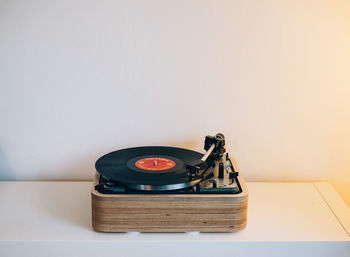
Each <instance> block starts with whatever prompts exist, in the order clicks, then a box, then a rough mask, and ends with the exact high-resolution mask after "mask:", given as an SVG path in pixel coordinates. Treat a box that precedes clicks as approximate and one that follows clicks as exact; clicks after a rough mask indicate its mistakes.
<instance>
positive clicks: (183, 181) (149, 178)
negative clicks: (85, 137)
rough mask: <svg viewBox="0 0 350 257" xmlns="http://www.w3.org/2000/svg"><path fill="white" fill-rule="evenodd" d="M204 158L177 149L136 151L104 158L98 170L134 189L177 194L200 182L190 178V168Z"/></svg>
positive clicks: (142, 148) (122, 151) (194, 153)
mask: <svg viewBox="0 0 350 257" xmlns="http://www.w3.org/2000/svg"><path fill="white" fill-rule="evenodd" d="M202 155H203V154H201V153H199V152H195V151H191V150H187V149H183V148H176V147H165V146H147V147H134V148H127V149H123V150H119V151H115V152H111V153H109V154H106V155H104V156H102V157H101V158H100V159H98V160H97V162H96V164H95V167H96V170H97V171H98V172H99V173H100V174H101V175H102V176H103V177H105V178H107V179H109V180H112V181H114V182H118V183H121V184H122V185H124V186H126V187H127V188H130V189H136V190H146V191H165V190H177V189H183V188H187V187H190V186H194V185H196V184H197V183H199V182H200V179H198V178H197V179H193V178H191V177H190V176H189V175H188V170H187V169H186V164H187V163H190V162H193V161H196V160H199V159H201V157H202Z"/></svg>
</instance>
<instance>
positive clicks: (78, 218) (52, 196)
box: [0, 182, 350, 257]
mask: <svg viewBox="0 0 350 257" xmlns="http://www.w3.org/2000/svg"><path fill="white" fill-rule="evenodd" d="M247 186H248V191H249V201H248V225H247V228H246V229H245V230H243V231H240V232H237V233H102V232H96V231H93V230H92V227H91V209H90V208H91V206H90V187H91V183H90V182H0V196H1V197H0V208H1V211H0V256H1V257H2V256H4V257H7V256H19V254H21V255H22V256H41V255H40V254H42V255H43V256H44V255H46V256H63V255H64V256H69V254H72V256H77V254H78V255H80V254H84V256H99V257H100V256H115V255H114V254H112V253H115V251H117V252H118V253H119V254H121V255H118V256H137V255H140V254H145V253H150V254H152V256H179V254H181V255H182V256H189V255H192V253H193V254H195V255H196V254H198V256H213V255H218V254H219V253H220V252H223V253H225V252H226V251H234V252H235V256H240V254H242V256H250V255H249V254H253V255H254V254H259V255H260V256H264V255H263V253H264V250H263V249H265V251H266V253H269V254H271V253H276V254H279V253H281V252H284V253H285V255H284V256H293V255H295V254H299V256H302V255H300V254H302V253H305V254H310V253H312V252H313V251H316V252H315V253H318V255H317V256H350V237H349V234H348V233H349V231H347V230H348V227H347V226H348V225H347V221H348V220H347V219H349V220H350V212H349V209H348V208H347V207H345V204H344V205H342V204H343V202H342V200H339V199H340V197H339V196H338V195H337V194H336V193H335V191H334V189H333V188H332V187H331V186H330V185H329V184H328V183H247ZM323 191H325V193H323ZM330 192H331V193H330ZM331 194H332V196H329V195H331ZM327 197H328V198H330V199H327ZM337 197H338V198H337ZM335 198H337V199H336V201H335V200H334V199H335ZM339 201H340V204H339ZM339 206H340V207H339ZM335 210H336V211H335ZM338 213H339V214H338ZM262 250H263V251H262ZM164 251H166V254H165V252H164ZM1 252H2V253H5V255H3V254H1ZM48 253H49V255H48ZM335 253H337V254H336V255H334V254H335ZM328 254H329V255H328Z"/></svg>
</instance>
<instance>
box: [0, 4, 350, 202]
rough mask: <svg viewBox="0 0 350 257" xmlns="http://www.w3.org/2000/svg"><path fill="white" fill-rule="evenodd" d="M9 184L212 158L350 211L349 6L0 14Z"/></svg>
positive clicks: (0, 100)
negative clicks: (187, 151) (322, 188)
mask: <svg viewBox="0 0 350 257" xmlns="http://www.w3.org/2000/svg"><path fill="white" fill-rule="evenodd" d="M0 89H1V92H0V108H1V112H0V115H1V116H0V118H1V126H0V169H1V173H0V179H2V180H23V179H25V180H27V179H41V180H44V179H68V180H70V179H84V180H85V179H90V178H91V177H92V175H93V173H94V162H95V160H96V159H97V158H98V157H99V156H101V155H102V154H104V153H107V152H110V151H112V150H116V149H119V148H124V147H128V146H137V145H174V146H182V147H190V148H193V149H196V150H202V144H203V139H204V136H205V135H206V134H215V133H216V132H223V133H224V134H225V135H226V138H227V144H228V149H229V152H230V153H231V155H233V156H235V157H236V159H237V161H238V164H239V165H240V167H241V169H242V171H243V173H244V176H245V177H246V178H247V179H248V180H325V179H331V180H332V182H333V184H334V185H335V186H336V188H337V190H338V192H340V193H341V194H342V195H343V197H344V198H345V199H347V202H348V203H350V190H349V188H350V173H349V172H350V103H349V100H350V2H349V1H347V0H343V1H340V0H337V1H335V0H323V1H319V0H317V1H316V0H304V1H291V0H290V1H283V0H282V1H281V0H264V1H258V0H257V1H249V0H248V1H238V0H236V1H232V0H227V1H217V0H211V1H204V0H183V1H179V0H176V1H175V0H174V1H170V0H159V1H156V0H147V1H142V0H139V1H131V0H125V1H112V0H110V1H96V0H95V1H93V0H92V1H85V0H84V1H83V0H73V1H72V0H69V1H54V0H51V1H44V0H39V1H25V0H22V1H4V0H0Z"/></svg>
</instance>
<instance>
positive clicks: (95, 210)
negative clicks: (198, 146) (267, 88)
mask: <svg viewBox="0 0 350 257" xmlns="http://www.w3.org/2000/svg"><path fill="white" fill-rule="evenodd" d="M204 149H205V150H206V152H205V154H201V153H199V152H196V151H192V150H188V149H183V148H177V147H166V146H146V147H134V148H127V149H122V150H118V151H115V152H111V153H109V154H106V155H104V156H102V157H101V158H99V159H98V160H97V161H96V164H95V167H96V170H97V173H96V175H95V179H94V184H93V188H92V191H91V202H92V225H93V228H94V229H95V230H97V231H103V232H194V231H196V232H235V231H239V230H242V229H243V228H245V227H246V222H247V206H248V192H247V189H246V186H245V183H244V180H243V178H242V176H241V174H240V172H239V169H238V166H237V164H236V162H235V161H234V160H233V158H231V157H229V155H228V153H227V152H226V145H225V137H224V135H223V134H220V133H219V134H216V135H215V136H206V138H205V142H204Z"/></svg>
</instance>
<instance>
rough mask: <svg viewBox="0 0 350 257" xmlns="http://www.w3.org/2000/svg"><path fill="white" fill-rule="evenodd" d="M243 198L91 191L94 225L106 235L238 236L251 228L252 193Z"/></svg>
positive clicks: (244, 190) (96, 180)
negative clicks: (120, 233)
mask: <svg viewBox="0 0 350 257" xmlns="http://www.w3.org/2000/svg"><path fill="white" fill-rule="evenodd" d="M238 179H239V181H240V183H241V187H242V192H241V193H240V194H222V195H219V194H205V195H204V194H197V195H194V194H101V193H99V192H98V191H96V190H95V185H97V184H98V181H99V174H98V173H97V174H96V176H95V180H94V183H93V187H92V190H91V204H92V225H93V228H94V229H95V230H97V231H103V232H194V231H196V232H236V231H239V230H242V229H244V228H245V227H246V224H247V207H248V192H247V188H246V186H245V183H244V180H243V178H242V177H240V176H239V177H238Z"/></svg>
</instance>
